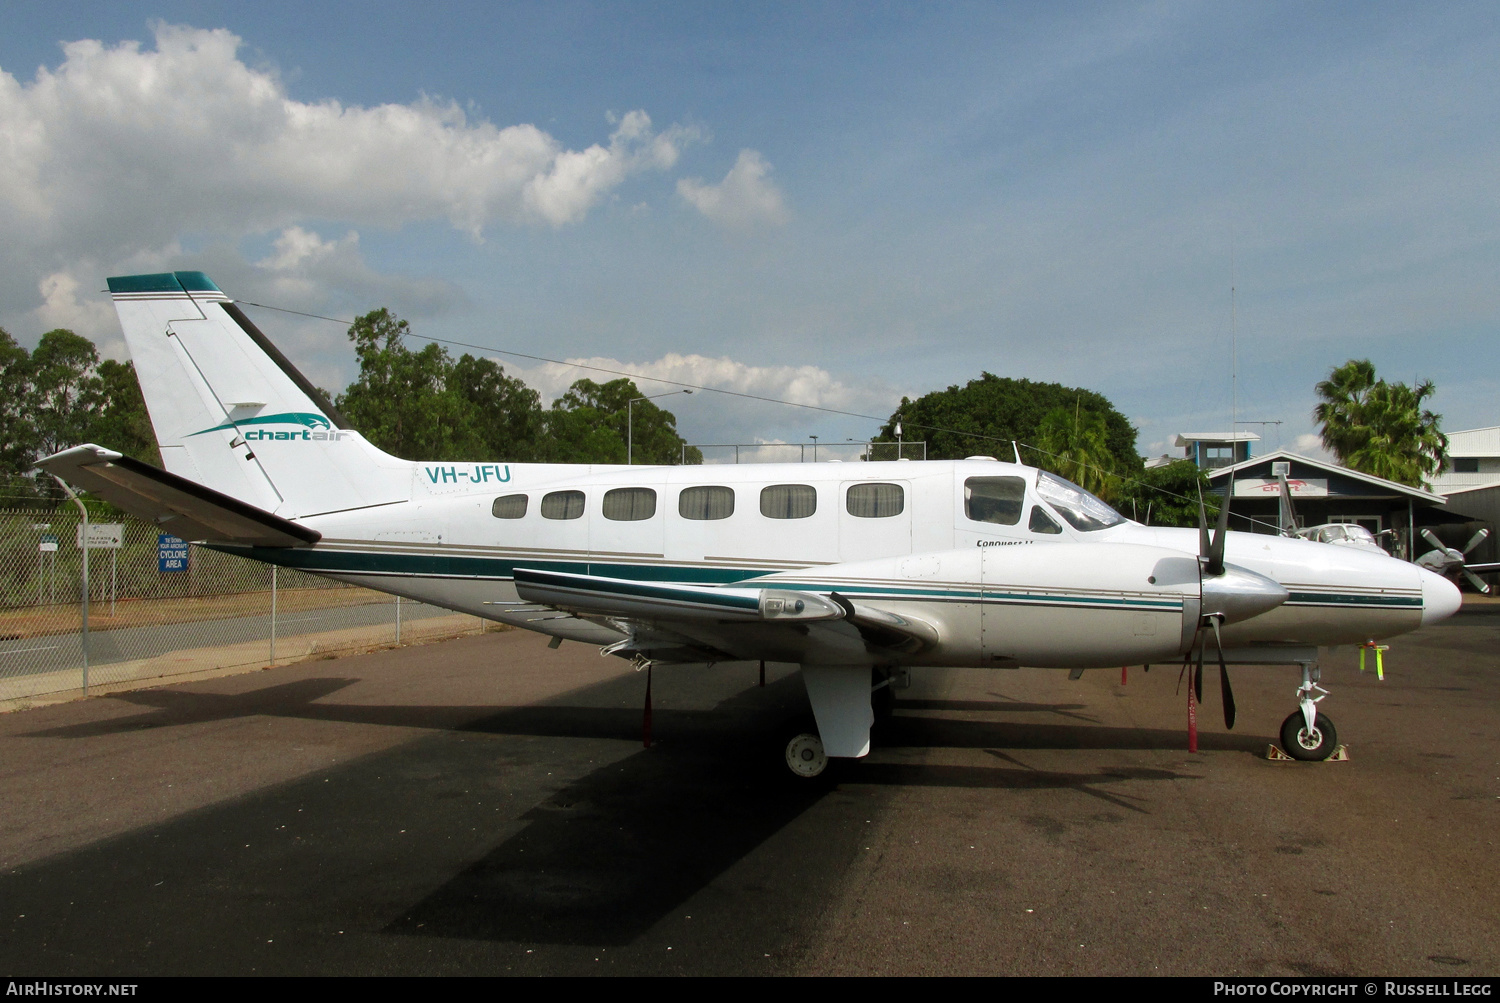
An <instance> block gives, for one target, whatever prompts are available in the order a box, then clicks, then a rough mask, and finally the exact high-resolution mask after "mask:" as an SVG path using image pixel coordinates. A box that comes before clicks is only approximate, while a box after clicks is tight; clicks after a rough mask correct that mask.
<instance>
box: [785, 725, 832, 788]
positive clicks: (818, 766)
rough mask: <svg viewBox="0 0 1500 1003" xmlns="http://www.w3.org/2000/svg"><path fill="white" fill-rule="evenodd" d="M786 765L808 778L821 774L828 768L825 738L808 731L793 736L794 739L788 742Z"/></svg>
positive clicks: (797, 773) (798, 774)
mask: <svg viewBox="0 0 1500 1003" xmlns="http://www.w3.org/2000/svg"><path fill="white" fill-rule="evenodd" d="M786 765H787V769H789V770H791V771H792V772H793V773H795V774H796V775H797V776H799V777H802V778H803V779H806V780H811V779H812V778H814V777H816V776H819V775H821V774H822V773H823V771H824V770H826V769H828V754H827V753H826V752H824V751H823V740H822V739H821V738H819V737H818V736H817V735H812V734H808V733H806V732H804V733H802V734H800V735H794V736H792V740H791V741H790V742H788V743H786Z"/></svg>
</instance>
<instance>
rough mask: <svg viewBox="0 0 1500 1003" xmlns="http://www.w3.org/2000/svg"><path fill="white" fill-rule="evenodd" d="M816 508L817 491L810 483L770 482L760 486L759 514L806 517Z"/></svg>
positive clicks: (779, 517)
mask: <svg viewBox="0 0 1500 1003" xmlns="http://www.w3.org/2000/svg"><path fill="white" fill-rule="evenodd" d="M817 510H818V492H817V490H816V489H815V488H813V486H812V485H810V484H772V485H771V486H770V487H766V488H761V491H760V514H761V515H763V516H765V517H766V518H767V519H806V518H807V517H808V516H810V515H812V514H813V513H814V512H816V511H817Z"/></svg>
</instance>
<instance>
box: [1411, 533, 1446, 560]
mask: <svg viewBox="0 0 1500 1003" xmlns="http://www.w3.org/2000/svg"><path fill="white" fill-rule="evenodd" d="M1417 532H1418V533H1420V534H1421V536H1422V539H1424V540H1426V541H1427V542H1428V543H1430V544H1432V545H1433V546H1434V547H1436V548H1437V549H1438V552H1439V553H1442V554H1446V553H1447V552H1448V548H1447V547H1445V546H1443V541H1442V540H1439V539H1438V538H1437V537H1436V536H1433V535H1432V530H1430V529H1428V528H1427V527H1426V526H1423V527H1422V528H1421V529H1419V530H1418V531H1417Z"/></svg>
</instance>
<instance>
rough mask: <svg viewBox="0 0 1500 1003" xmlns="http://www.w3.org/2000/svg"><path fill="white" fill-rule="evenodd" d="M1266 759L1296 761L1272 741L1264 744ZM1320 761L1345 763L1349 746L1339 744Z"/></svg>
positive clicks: (1281, 761) (1279, 761) (1283, 761)
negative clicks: (1266, 744) (1329, 754)
mask: <svg viewBox="0 0 1500 1003" xmlns="http://www.w3.org/2000/svg"><path fill="white" fill-rule="evenodd" d="M1266 759H1268V760H1270V761H1271V762H1273V763H1295V762H1297V760H1295V759H1293V758H1292V757H1291V756H1288V755H1287V754H1286V753H1285V752H1282V751H1281V748H1280V747H1279V746H1277V745H1276V744H1275V743H1274V742H1273V743H1271V744H1270V745H1268V746H1266ZM1320 761H1321V762H1324V763H1347V762H1348V761H1349V747H1348V746H1347V745H1340V746H1339V747H1338V748H1336V749H1334V750H1333V755H1331V756H1329V757H1328V758H1327V759H1324V760H1320Z"/></svg>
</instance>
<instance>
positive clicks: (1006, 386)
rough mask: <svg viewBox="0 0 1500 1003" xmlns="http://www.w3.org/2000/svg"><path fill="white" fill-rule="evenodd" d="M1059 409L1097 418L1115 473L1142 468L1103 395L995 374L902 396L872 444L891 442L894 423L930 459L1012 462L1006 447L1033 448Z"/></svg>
mask: <svg viewBox="0 0 1500 1003" xmlns="http://www.w3.org/2000/svg"><path fill="white" fill-rule="evenodd" d="M1057 408H1065V409H1067V410H1068V411H1069V412H1070V413H1071V412H1072V411H1073V410H1075V409H1079V410H1081V411H1085V412H1089V413H1092V414H1095V415H1098V416H1100V417H1101V418H1102V419H1103V421H1104V429H1105V441H1106V443H1107V445H1108V449H1109V453H1110V454H1111V455H1112V456H1113V457H1114V465H1113V469H1115V470H1116V471H1118V472H1121V473H1125V472H1131V471H1135V470H1139V469H1140V466H1141V458H1140V456H1139V455H1137V453H1136V450H1135V429H1134V428H1133V427H1132V426H1131V424H1130V422H1129V421H1127V420H1126V418H1125V416H1124V415H1123V414H1121V413H1120V412H1119V411H1118V410H1116V409H1115V406H1114V405H1113V404H1111V403H1110V401H1109V399H1108V398H1106V397H1105V396H1104V395H1103V394H1099V393H1096V392H1094V391H1092V390H1084V389H1081V388H1078V387H1065V386H1063V385H1061V384H1059V383H1034V382H1032V381H1031V380H1016V379H1010V378H1009V377H1002V376H996V375H994V374H993V373H982V374H981V375H980V377H979V378H978V379H977V380H970V381H969V382H968V383H966V384H964V385H963V386H957V385H954V386H950V387H948V388H947V389H946V390H934V391H933V392H932V393H929V394H924V395H923V396H921V397H919V398H917V399H916V400H911V399H910V398H907V397H903V398H902V399H901V406H900V407H899V408H898V409H897V410H896V413H895V414H893V415H891V420H890V421H888V422H886V424H885V426H884V427H883V428H882V429H881V430H880V433H879V435H877V436H876V437H875V440H876V441H877V442H895V441H896V434H895V433H896V424H897V422H900V423H902V425H903V429H902V430H903V433H904V438H906V439H926V440H927V456H928V458H929V459H934V460H951V459H962V458H963V457H965V456H972V455H973V454H975V453H989V454H993V455H995V456H999V457H1000V458H1002V459H1010V450H1009V443H1010V442H1011V441H1012V440H1014V441H1017V442H1019V443H1020V444H1021V445H1023V446H1025V445H1026V444H1035V443H1036V442H1037V434H1038V431H1039V429H1040V428H1041V424H1042V420H1043V419H1044V418H1045V417H1046V416H1047V414H1048V413H1049V412H1051V411H1053V410H1056V409H1057ZM997 440H998V441H997ZM1027 459H1028V460H1035V459H1036V457H1035V456H1028V457H1027Z"/></svg>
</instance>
